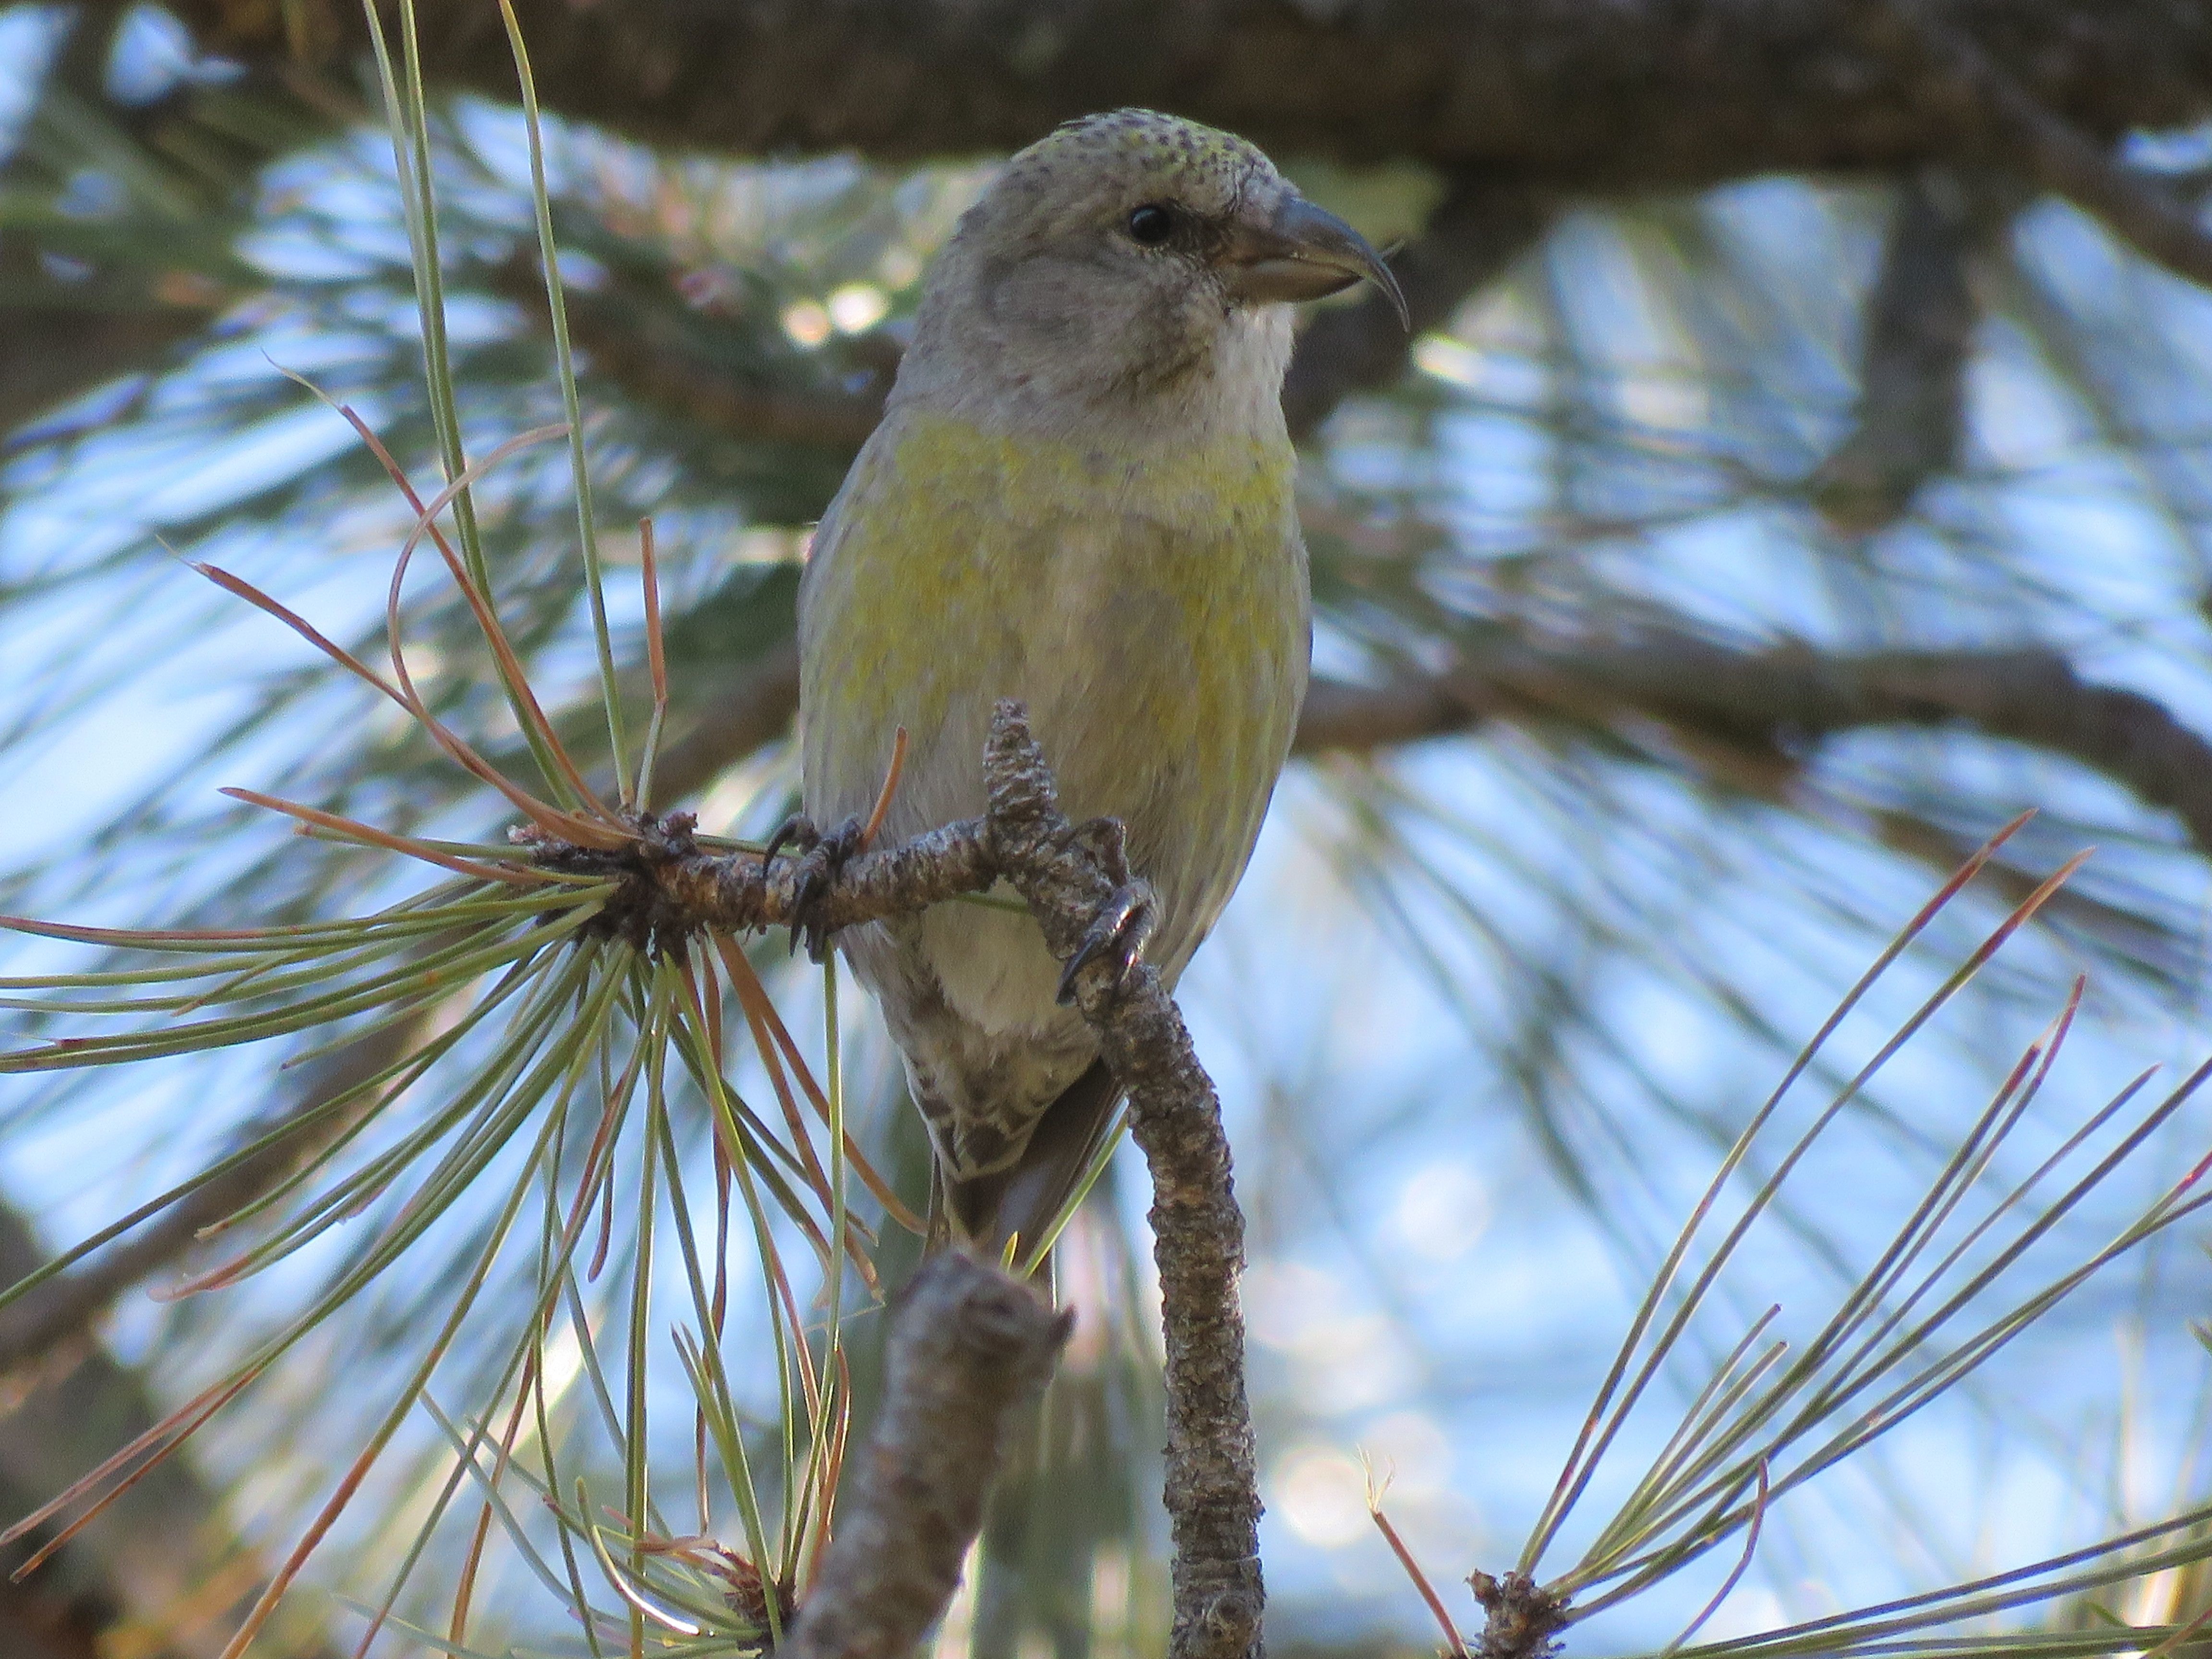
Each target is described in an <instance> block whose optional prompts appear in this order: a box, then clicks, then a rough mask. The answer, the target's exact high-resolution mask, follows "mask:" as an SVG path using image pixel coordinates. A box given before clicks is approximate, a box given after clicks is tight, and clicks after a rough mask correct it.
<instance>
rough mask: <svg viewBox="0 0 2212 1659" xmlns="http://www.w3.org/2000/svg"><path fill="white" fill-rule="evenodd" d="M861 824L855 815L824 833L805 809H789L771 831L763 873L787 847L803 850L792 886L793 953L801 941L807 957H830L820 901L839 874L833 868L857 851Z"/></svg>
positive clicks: (819, 959) (812, 959) (839, 867)
mask: <svg viewBox="0 0 2212 1659" xmlns="http://www.w3.org/2000/svg"><path fill="white" fill-rule="evenodd" d="M865 829H866V826H865V825H863V824H862V823H861V822H860V817H858V815H855V816H854V817H849V818H847V819H846V820H845V821H844V822H843V823H841V824H839V825H838V826H837V827H836V829H832V830H830V831H829V833H828V834H827V835H824V834H823V832H822V831H821V830H819V829H816V828H815V827H814V820H813V819H811V818H810V817H807V816H806V815H805V813H804V812H793V814H792V815H791V816H790V817H787V818H786V819H785V820H784V821H783V822H782V823H781V824H779V825H777V826H776V831H775V834H774V835H772V836H769V839H768V850H767V851H766V852H764V853H763V854H762V855H761V870H762V872H763V874H765V873H767V872H769V871H770V870H771V869H772V867H773V866H774V865H775V860H776V855H777V854H779V853H781V852H782V851H783V849H784V848H786V847H787V846H796V847H799V848H804V849H805V851H804V852H803V853H802V854H801V855H800V857H799V867H798V872H797V875H796V884H795V885H794V886H793V890H792V899H791V917H790V926H791V948H792V950H793V951H794V952H796V951H798V949H799V944H800V942H801V941H802V940H803V941H805V945H806V957H807V960H808V961H810V962H824V961H827V960H828V959H829V933H830V928H829V918H828V917H827V916H825V915H823V903H824V902H826V901H827V900H828V898H829V889H830V886H831V884H833V883H835V882H836V879H837V872H839V871H840V870H842V869H843V868H844V867H845V866H846V864H847V863H848V861H849V860H851V859H852V858H853V857H854V855H855V854H858V853H859V852H860V846H861V842H862V840H863V837H864V831H865Z"/></svg>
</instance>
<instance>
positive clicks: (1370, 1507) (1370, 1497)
mask: <svg viewBox="0 0 2212 1659" xmlns="http://www.w3.org/2000/svg"><path fill="white" fill-rule="evenodd" d="M1367 1517H1368V1519H1369V1520H1370V1521H1372V1522H1374V1523H1375V1526H1376V1530H1377V1531H1379V1532H1380V1533H1381V1534H1383V1542H1384V1543H1386V1544H1388V1545H1389V1547H1390V1553H1391V1554H1393V1555H1395V1556H1396V1557H1397V1558H1398V1565H1400V1566H1401V1567H1403V1568H1404V1569H1405V1570H1406V1577H1408V1578H1410V1579H1412V1580H1413V1588H1414V1589H1417V1590H1419V1592H1420V1593H1421V1600H1423V1601H1425V1602H1427V1603H1428V1604H1429V1612H1430V1613H1431V1614H1432V1615H1434V1617H1435V1619H1436V1621H1437V1626H1439V1627H1440V1628H1441V1629H1442V1630H1443V1633H1444V1644H1445V1650H1446V1651H1447V1652H1448V1653H1449V1654H1450V1655H1451V1656H1452V1659H1460V1656H1462V1655H1463V1654H1465V1653H1466V1652H1467V1644H1466V1643H1465V1642H1463V1641H1462V1640H1461V1639H1460V1634H1459V1626H1456V1625H1455V1624H1453V1623H1452V1617H1451V1614H1450V1613H1449V1612H1447V1611H1446V1610H1445V1607H1444V1601H1443V1597H1442V1596H1441V1595H1437V1588H1436V1586H1435V1585H1434V1584H1431V1583H1430V1582H1429V1576H1428V1574H1426V1573H1425V1572H1423V1571H1421V1564H1420V1563H1419V1562H1418V1561H1416V1560H1414V1559H1413V1551H1411V1550H1409V1549H1407V1547H1406V1541H1405V1540H1404V1539H1402V1538H1401V1537H1399V1536H1398V1529H1397V1528H1395V1527H1394V1526H1392V1525H1391V1524H1390V1517H1389V1516H1387V1515H1385V1514H1383V1494H1382V1492H1380V1491H1378V1490H1377V1489H1376V1486H1374V1484H1373V1482H1372V1481H1371V1480H1370V1483H1369V1485H1368V1488H1367Z"/></svg>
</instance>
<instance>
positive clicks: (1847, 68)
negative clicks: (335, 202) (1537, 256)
mask: <svg viewBox="0 0 2212 1659" xmlns="http://www.w3.org/2000/svg"><path fill="white" fill-rule="evenodd" d="M103 3H104V6H105V8H106V9H121V7H122V3H123V0H103ZM1855 3H1857V0H1611V3H1608V4H1606V5H1603V6H1591V5H1588V4H1583V3H1579V0H1362V3H1359V4H1356V5H1355V4H1346V3H1334V0H1331V3H1306V4H1297V5H1290V4H1285V3H1283V0H1060V3H1055V4H1054V5H1051V6H1041V5H1038V4H1036V3H1035V0H832V3H823V0H726V3H720V4H716V5H711V6H708V5H701V4H699V3H698V0H600V3H597V4H592V5H579V4H576V3H575V0H517V4H516V7H515V9H516V11H517V13H518V14H519V15H520V21H521V25H522V32H523V36H524V38H525V39H526V40H528V41H529V43H530V53H531V59H532V67H533V70H534V71H535V76H536V80H537V82H538V95H539V97H540V98H541V99H542V100H543V101H544V104H545V106H546V107H547V108H549V109H551V110H554V111H556V112H559V113H561V114H562V115H566V116H568V117H571V118H577V119H581V120H586V121H592V122H597V123H600V124H602V125H607V126H610V127H613V128H616V129H617V130H620V131H627V132H629V133H632V134H635V136H637V137H642V138H645V139H647V140H648V141H651V142H655V143H672V144H675V145H678V146H680V147H683V148H685V149H702V148H703V149H723V150H732V151H743V152H750V153H755V154H759V153H767V152H772V151H777V150H794V149H796V150H811V151H817V152H818V151H823V150H830V149H858V150H860V151H863V152H865V153H866V154H869V155H875V156H878V157H882V158H884V159H887V160H898V159H911V158H917V157H923V156H942V155H976V154H979V153H988V152H991V151H1000V152H1003V151H1006V150H1009V149H1013V148H1015V147H1016V146H1018V145H1020V144H1024V143H1028V142H1029V141H1030V139H1032V138H1034V137H1036V136H1037V135H1038V134H1039V133H1041V132H1042V131H1045V129H1047V128H1048V127H1049V126H1051V125H1053V124H1054V122H1057V121H1060V120H1064V119H1066V118H1068V117H1070V116H1073V115H1079V114H1083V113H1085V112H1089V111H1092V110H1097V109H1103V108H1109V107H1111V106H1114V105H1116V104H1131V103H1134V104H1148V105H1152V106H1158V107H1162V108H1168V109H1173V110H1176V111H1178V112H1182V113H1184V114H1188V115H1192V116H1195V117H1197V118H1200V120H1206V121H1211V122H1213V123H1215V124H1216V125H1223V126H1226V127H1229V128H1231V129H1232V130H1234V131H1239V132H1242V133H1243V134H1245V135H1246V136H1247V137H1250V138H1252V139H1254V140H1255V141H1256V142H1258V143H1260V144H1261V146H1262V147H1264V148H1267V149H1270V150H1275V151H1280V152H1282V153H1284V154H1286V155H1299V154H1303V155H1317V154H1318V155H1334V156H1337V157H1340V158H1344V159H1348V160H1354V161H1376V160H1383V159H1386V158H1394V157H1403V158H1411V159H1415V160H1420V161H1428V162H1431V163H1433V164H1436V165H1438V166H1441V167H1449V168H1457V167H1467V166H1474V167H1493V168H1497V169H1499V170H1501V171H1502V172H1504V173H1509V174H1510V175H1513V176H1516V177H1519V178H1521V179H1525V180H1537V179H1541V180H1546V181H1550V182H1553V183H1558V184H1563V185H1569V186H1571V187H1574V188H1585V189H1589V188H1595V189H1607V188H1613V187H1617V186H1621V185H1655V184H1656V185H1694V184H1702V183H1708V182H1711V181H1713V180H1716V179H1724V178H1739V177H1742V176H1745V175H1747V174H1751V173H1765V172H1776V171H1794V170H1801V169H1808V168H1815V169H1826V168H1836V167H1876V168H1885V169H1886V168H1890V167H1898V166H1901V165H1913V164H1917V163H1920V162H1923V161H1940V160H1943V159H1947V158H1949V157H1952V156H1953V155H1955V153H1956V150H1957V148H1958V135H1957V133H1956V131H1955V130H1954V129H1953V128H1952V127H1951V126H1950V125H1949V124H1948V120H1947V118H1946V116H1945V113H1944V112H1942V111H1941V110H1931V109H1929V108H1928V107H1927V106H1925V105H1924V104H1923V102H1922V101H1921V100H1920V99H1919V98H1918V97H1917V94H1915V92H1914V91H1913V89H1912V88H1910V87H1908V86H1906V85H1905V84H1904V83H1903V82H1902V81H1901V79H1900V77H1899V76H1898V75H1897V74H1896V73H1895V70H1894V66H1893V64H1892V63H1890V62H1889V61H1887V59H1886V58H1884V57H1883V56H1882V54H1881V52H1879V51H1878V50H1875V49H1874V48H1872V47H1870V46H1869V43H1868V42H1867V41H1866V40H1863V38H1861V37H1860V35H1859V34H1858V33H1857V31H1855V30H1854V29H1853V28H1852V27H1850V17H1851V7H1852V6H1853V5H1854V4H1855ZM169 9H171V10H172V11H173V12H174V13H175V14H176V15H179V17H181V18H182V19H183V20H184V21H185V23H186V24H187V25H188V26H189V27H191V30H192V32H193V33H194V35H195V36H196V37H197V39H198V40H199V41H200V42H201V43H202V44H203V45H204V46H206V47H207V48H209V49H210V50H213V51H216V52H222V53H225V54H228V55H229V56H231V57H233V58H235V59H237V60H238V61H240V63H242V64H246V66H247V67H248V68H249V69H250V70H255V71H258V72H260V73H263V74H265V75H268V76H272V77H273V76H275V75H276V74H277V73H279V72H280V71H285V70H292V69H293V68H294V66H295V64H298V63H299V61H300V59H301V56H302V55H304V57H305V58H306V59H307V61H308V62H309V63H311V64H321V65H324V66H327V67H328V68H330V69H332V70H337V69H339V68H340V67H342V66H343V65H346V64H349V63H350V62H351V61H352V60H353V59H354V58H356V57H357V56H358V55H359V53H360V52H361V51H362V48H363V46H364V43H365V40H366V31H365V27H364V25H363V22H362V7H361V5H360V3H359V0H296V3H288V4H285V5H281V6H279V5H270V4H256V5H242V4H239V3H237V0H171V4H170V8H169ZM1925 9H1926V11H1927V13H1928V15H1929V17H1931V18H1932V19H1933V20H1935V21H1936V22H1938V23H1940V24H1942V26H1944V27H1948V28H1949V29H1951V30H1952V31H1954V33H1958V34H1960V35H1961V36H1963V37H1965V38H1967V39H1970V40H1972V41H1974V42H1976V43H1977V44H1978V47H1979V49H1980V50H1981V51H1982V52H1984V54H1985V55H1986V56H1987V57H1988V58H1989V59H1990V61H1991V62H1992V63H1993V64H1997V65H1999V66H2000V67H2002V69H2003V70H2005V72H2006V73H2008V75H2010V76H2012V77H2013V78H2014V79H2015V81H2016V82H2018V83H2019V84H2020V85H2021V87H2022V88H2024V89H2025V90H2026V91H2027V93H2028V94H2029V95H2030V96H2032V98H2033V100H2034V101H2035V102H2036V103H2037V104H2038V105H2039V106H2041V107H2043V108H2045V109H2047V110H2050V111H2051V112H2053V113H2054V115H2055V116H2056V117H2057V118H2058V119H2060V120H2063V121H2064V122H2065V123H2067V124H2068V125H2070V126H2072V127H2073V128H2075V129H2076V130H2078V131H2081V132H2084V133H2086V134H2087V135H2089V136H2090V137H2092V138H2094V139H2097V140H2100V141H2109V140H2110V139H2112V137H2116V136H2118V134H2120V133H2123V132H2125V131H2129V130H2130V129H2131V128H2136V127H2155V126H2179V125H2187V124H2189V123H2191V122H2193V121H2196V120H2197V119H2199V118H2201V117H2202V115H2203V112H2204V111H2205V108H2206V106H2207V93H2208V88H2212V76H2208V74H2207V72H2206V70H2207V65H2208V63H2212V15H2207V13H2206V11H2205V9H2204V8H2203V7H2201V6H2193V5H2181V4H2175V3H2172V0H2103V3H2100V4H2096V5H2090V4H2086V3H2082V0H1940V3H1934V4H1929V5H1928V6H1927V7H1926V8H1925ZM380 10H384V11H386V15H387V16H388V15H390V0H386V3H384V4H383V5H380ZM419 16H420V27H421V30H422V50H423V58H424V62H425V64H426V66H427V68H428V72H429V73H430V74H431V75H432V76H434V77H435V79H436V80H437V81H438V82H440V83H441V84H442V85H443V86H446V87H449V88H465V89H467V90H470V91H473V92H476V93H478V94H483V95H485V96H489V97H491V98H495V99H497V100H501V101H502V102H511V101H512V100H513V97H514V70H513V64H512V62H511V60H510V59H509V57H508V54H507V40H506V35H505V33H504V31H503V30H502V28H501V25H500V21H499V11H498V7H497V6H496V4H495V3H494V0H444V3H441V4H438V5H435V6H422V7H420V8H419Z"/></svg>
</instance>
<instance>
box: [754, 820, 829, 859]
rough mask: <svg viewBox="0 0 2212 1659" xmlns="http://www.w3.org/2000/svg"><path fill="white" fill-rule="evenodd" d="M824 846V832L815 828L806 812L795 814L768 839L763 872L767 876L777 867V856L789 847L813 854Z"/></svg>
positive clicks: (762, 857) (762, 856) (764, 853)
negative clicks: (767, 873)
mask: <svg viewBox="0 0 2212 1659" xmlns="http://www.w3.org/2000/svg"><path fill="white" fill-rule="evenodd" d="M821 844H822V832H821V831H820V830H819V829H816V828H815V827H814V820H813V819H812V818H810V817H807V816H806V814H805V813H804V812H793V814H792V815H791V816H790V817H787V818H786V819H785V820H784V821H783V822H782V823H779V824H778V825H776V827H775V834H774V835H772V836H769V838H768V849H767V850H766V851H765V852H763V854H761V870H762V872H763V874H765V873H766V872H768V871H769V870H770V869H772V868H774V867H775V860H776V854H779V853H781V852H782V851H783V849H784V848H786V847H787V846H791V847H796V848H799V849H800V850H801V851H802V852H807V853H811V852H812V851H813V850H814V849H815V848H817V847H819V846H820V845H821Z"/></svg>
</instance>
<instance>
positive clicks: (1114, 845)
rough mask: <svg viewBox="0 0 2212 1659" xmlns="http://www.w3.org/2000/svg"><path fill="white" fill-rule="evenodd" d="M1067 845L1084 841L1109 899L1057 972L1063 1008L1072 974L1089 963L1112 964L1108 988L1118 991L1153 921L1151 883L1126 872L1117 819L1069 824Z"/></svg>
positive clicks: (1070, 994) (1071, 995) (1070, 997)
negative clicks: (1108, 885)
mask: <svg viewBox="0 0 2212 1659" xmlns="http://www.w3.org/2000/svg"><path fill="white" fill-rule="evenodd" d="M1067 839H1068V841H1069V842H1071V843H1073V842H1088V843H1089V844H1090V848H1091V852H1092V854H1094V855H1095V856H1096V857H1097V860H1098V862H1099V864H1100V866H1102V867H1103V869H1104V871H1105V872H1106V878H1107V879H1108V880H1109V881H1111V882H1112V883H1113V884H1114V894H1113V896H1112V897H1111V898H1110V899H1109V900H1108V901H1107V902H1106V903H1105V905H1104V906H1103V908H1101V909H1100V910H1099V912H1098V914H1097V915H1096V916H1095V917H1093V918H1092V919H1091V926H1090V927H1088V928H1086V929H1085V931H1084V934H1083V942H1082V943H1081V944H1080V945H1077V946H1076V947H1075V954H1074V955H1073V956H1071V957H1068V959H1067V963H1066V966H1065V967H1063V968H1062V969H1060V988H1059V990H1058V991H1057V992H1056V993H1055V997H1056V1000H1058V1001H1059V1002H1060V1004H1061V1005H1062V1006H1066V1004H1068V1003H1071V1002H1073V1001H1074V1000H1075V976H1076V975H1078V974H1079V973H1081V972H1082V971H1083V970H1084V969H1085V968H1087V967H1089V966H1090V965H1091V963H1094V962H1101V961H1104V962H1111V963H1113V964H1114V988H1115V990H1116V991H1119V990H1121V988H1122V987H1124V986H1126V985H1127V983H1128V981H1129V975H1131V974H1133V973H1134V972H1135V971H1136V969H1137V964H1138V963H1139V962H1140V961H1142V960H1143V959H1144V955H1145V945H1146V942H1147V941H1149V940H1150V939H1151V938H1152V930H1153V928H1154V927H1157V926H1158V923H1159V906H1158V903H1157V902H1156V901H1155V900H1154V899H1153V896H1152V884H1151V883H1149V882H1147V881H1146V880H1145V879H1144V878H1142V877H1140V876H1137V875H1134V874H1133V873H1131V872H1130V869H1129V849H1128V842H1127V831H1126V830H1125V829H1123V827H1122V824H1121V819H1119V818H1092V819H1091V820H1089V821H1088V822H1087V823H1079V824H1075V825H1073V826H1072V827H1071V828H1070V829H1069V830H1068V832H1067Z"/></svg>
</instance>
